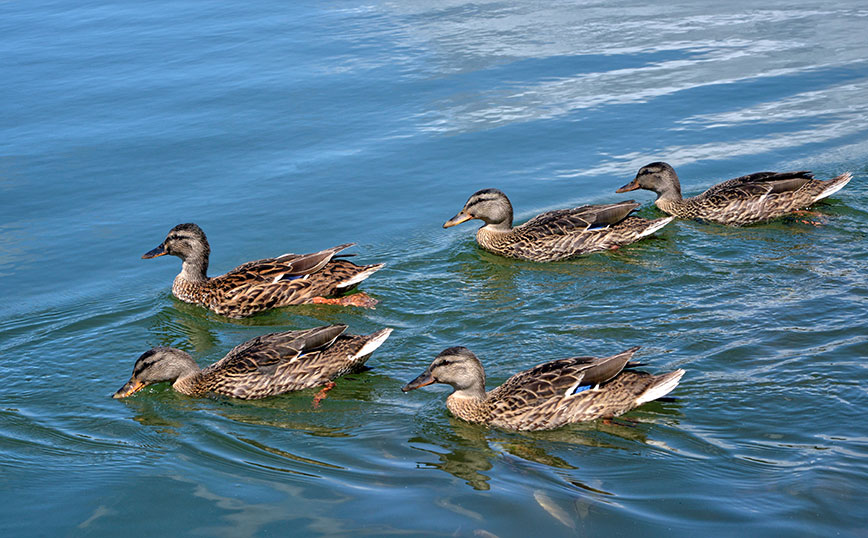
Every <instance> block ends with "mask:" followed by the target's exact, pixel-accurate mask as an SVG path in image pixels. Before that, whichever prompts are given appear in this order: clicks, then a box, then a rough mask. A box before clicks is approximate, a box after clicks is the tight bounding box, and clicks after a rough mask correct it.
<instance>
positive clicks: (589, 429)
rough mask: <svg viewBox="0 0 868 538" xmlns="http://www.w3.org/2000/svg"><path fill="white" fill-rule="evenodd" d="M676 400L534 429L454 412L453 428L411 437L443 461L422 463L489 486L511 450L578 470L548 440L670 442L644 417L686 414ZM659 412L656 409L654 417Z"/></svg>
mask: <svg viewBox="0 0 868 538" xmlns="http://www.w3.org/2000/svg"><path fill="white" fill-rule="evenodd" d="M655 404H656V405H655ZM673 405H674V404H673V403H671V402H670V403H666V404H665V407H664V404H662V403H660V402H651V403H649V404H646V406H644V407H643V408H642V411H634V412H631V413H630V414H628V415H626V416H625V418H622V419H619V420H613V421H604V420H597V421H593V422H589V423H578V424H573V425H570V426H568V427H565V428H560V429H558V430H552V431H542V432H533V433H526V432H525V433H512V432H505V431H501V430H496V429H490V428H488V427H486V426H480V425H476V424H470V423H468V422H465V421H463V420H460V419H457V418H455V417H452V416H449V417H448V419H449V428H448V429H444V428H439V427H436V426H432V427H430V428H429V429H428V430H427V431H428V432H430V433H426V435H423V436H416V437H413V438H410V439H408V443H409V444H410V445H411V446H412V447H413V448H414V449H416V450H418V451H421V452H426V453H428V454H433V455H435V456H436V457H437V458H438V459H439V460H440V461H439V463H433V462H424V461H423V462H417V465H418V466H419V468H422V469H439V470H441V471H445V472H447V473H449V474H451V475H453V476H455V477H456V478H459V479H461V480H464V481H465V483H466V484H467V485H469V486H470V487H472V488H473V489H476V490H488V489H489V488H490V486H489V483H488V482H489V480H490V479H491V476H490V471H491V470H492V468H493V467H494V461H496V460H503V458H504V456H505V455H509V456H514V457H515V458H518V459H519V460H520V461H525V462H532V463H536V464H539V465H542V466H544V467H545V468H554V469H565V470H576V469H578V468H579V467H576V466H575V465H572V464H570V463H568V462H567V461H566V460H564V459H563V458H561V457H559V456H555V455H552V454H549V453H548V451H547V449H546V446H549V447H557V449H558V450H563V449H564V447H565V446H582V447H591V448H600V449H614V450H632V448H631V446H632V445H634V444H636V443H639V444H648V445H653V446H657V447H659V448H666V447H665V444H664V443H662V442H660V441H656V440H649V439H648V436H647V433H648V428H649V425H653V424H655V423H656V421H653V419H652V421H649V422H647V423H646V422H645V421H644V420H643V419H644V418H645V417H646V416H648V415H647V413H649V412H652V411H653V412H654V413H655V414H656V413H663V414H666V415H669V416H670V417H674V416H678V415H680V413H679V412H678V411H677V408H673ZM653 416H654V415H653V414H652V415H651V417H653ZM651 417H649V418H651ZM670 420H671V418H670ZM621 441H625V443H622V442H621ZM435 447H437V448H435ZM669 450H671V449H669ZM570 483H571V484H572V485H573V486H576V487H578V488H580V489H583V490H585V491H589V492H594V493H599V494H602V495H613V494H612V493H609V492H606V491H603V490H601V489H599V488H596V487H591V486H589V485H586V484H582V483H581V482H579V481H577V480H575V479H571V480H570Z"/></svg>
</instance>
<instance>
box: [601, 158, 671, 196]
mask: <svg viewBox="0 0 868 538" xmlns="http://www.w3.org/2000/svg"><path fill="white" fill-rule="evenodd" d="M636 189H645V190H649V191H654V192H656V193H657V198H658V199H659V198H666V199H676V200H680V199H681V183H680V182H679V181H678V174H676V173H675V169H674V168H672V167H671V166H670V165H669V164H667V163H664V162H656V163H651V164H646V165H645V166H643V167H642V168H640V169H639V172H637V173H636V178H635V179H633V181H631V182H630V183H627V184H626V185H624V186H623V187H621V188H620V189H618V190H616V191H615V192H618V193H621V192H628V191H634V190H636Z"/></svg>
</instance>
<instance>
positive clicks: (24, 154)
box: [0, 0, 868, 536]
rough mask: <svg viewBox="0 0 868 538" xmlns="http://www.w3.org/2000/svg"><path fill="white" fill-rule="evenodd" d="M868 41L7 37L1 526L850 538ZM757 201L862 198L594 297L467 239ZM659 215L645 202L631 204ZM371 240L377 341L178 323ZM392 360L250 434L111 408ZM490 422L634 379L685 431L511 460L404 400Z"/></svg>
mask: <svg viewBox="0 0 868 538" xmlns="http://www.w3.org/2000/svg"><path fill="white" fill-rule="evenodd" d="M866 27H868V8H866V7H865V6H864V5H862V3H860V2H855V1H842V2H836V3H834V4H830V3H828V2H819V1H816V0H813V1H802V2H778V1H772V2H768V3H766V4H764V5H763V6H762V7H756V4H755V3H754V2H741V1H736V2H728V3H720V2H708V1H703V2H693V3H685V4H672V5H666V6H655V5H653V4H652V5H649V4H647V3H631V2H606V3H582V4H576V3H573V2H549V3H543V4H530V5H528V4H523V3H515V2H475V3H466V2H461V1H458V2H440V3H437V4H436V6H432V4H431V3H412V2H394V3H387V2H370V3H357V2H349V1H346V2H331V3H318V2H292V3H286V2H261V3H257V4H249V5H248V4H215V3H210V2H196V1H176V2H156V1H142V2H136V3H129V2H103V3H94V2H86V1H83V2H76V3H70V2H38V1H37V2H6V3H0V35H2V36H3V37H2V38H0V73H2V78H3V83H2V84H0V289H2V297H3V299H4V300H3V301H2V303H0V379H2V383H0V462H2V463H0V485H2V488H0V491H2V493H0V500H2V503H0V528H2V530H3V534H4V535H9V536H45V535H51V536H56V535H71V536H88V535H105V534H108V533H113V532H123V533H125V534H129V535H137V536H138V535H150V534H153V533H157V532H158V533H163V534H165V533H167V532H168V533H171V534H183V535H207V536H262V535H269V534H274V535H287V534H292V535H329V536H332V535H354V536H355V535H363V534H364V535H384V534H392V533H396V534H411V533H423V534H433V535H453V534H457V535H461V536H491V535H496V536H521V535H531V534H533V535H541V534H546V535H555V536H568V535H574V534H585V533H588V534H593V535H610V534H615V535H628V534H629V535H636V534H640V533H641V534H642V535H667V536H670V535H685V536H693V535H695V534H696V533H697V532H711V533H716V534H729V535H735V534H738V535H744V534H750V535H752V536H762V535H765V536H781V535H813V536H827V535H838V534H840V535H862V534H864V532H865V528H866V518H865V517H864V515H863V514H864V507H863V506H864V503H865V498H866V496H868V463H866V461H868V460H866V457H868V441H866V439H868V426H866V425H865V421H864V420H863V418H864V414H865V412H866V410H868V396H866V391H865V385H866V382H868V374H866V369H865V364H866V362H865V361H866V358H868V315H866V299H868V282H866V274H868V246H866V245H868V243H866V237H865V236H866V229H868V202H866V200H868V186H866V185H868V182H866V179H868V177H866V176H868V60H866V58H868V39H866V37H865V28H866ZM657 160H666V161H668V162H670V163H671V164H673V166H675V168H676V170H678V172H679V174H680V176H681V178H682V185H683V187H684V190H685V192H686V193H688V194H695V193H698V192H700V191H701V190H703V189H704V188H707V187H708V186H710V185H712V184H713V183H715V182H718V181H721V180H724V179H728V178H730V177H735V176H738V175H742V174H746V173H750V172H756V171H760V170H798V169H810V170H813V171H814V173H815V174H816V175H817V177H821V178H828V177H832V176H834V175H837V174H840V173H843V172H845V171H851V172H853V174H854V179H853V181H852V182H851V183H850V184H849V185H848V186H847V187H846V188H845V189H844V190H842V191H841V192H839V193H838V194H836V195H834V196H833V197H832V198H830V199H828V200H827V201H825V202H823V203H822V204H819V205H818V206H817V207H816V208H815V209H816V210H817V211H819V213H820V214H821V215H820V216H816V217H813V220H814V221H815V222H816V223H817V224H818V226H814V225H811V224H805V223H802V222H798V221H796V220H795V219H784V220H781V221H776V222H772V223H769V224H765V225H761V226H756V227H750V228H741V229H730V228H724V227H720V226H714V225H703V224H698V223H692V222H676V223H673V224H671V225H670V226H668V227H667V228H666V229H664V230H663V231H662V232H660V233H658V234H656V237H655V238H652V239H650V240H646V241H643V242H641V243H638V244H636V245H633V246H630V247H627V248H624V249H621V250H619V251H617V252H612V253H604V254H595V255H591V256H588V257H585V258H581V259H578V260H575V261H571V262H564V263H555V264H544V265H540V264H531V263H523V262H515V261H511V260H506V259H503V258H499V257H497V256H494V255H491V254H489V253H485V252H483V251H481V250H479V249H478V248H477V247H476V245H475V242H474V240H473V229H474V226H473V225H472V223H468V224H464V225H462V226H460V227H458V228H453V229H449V230H443V229H441V227H440V226H441V225H442V223H443V222H444V221H445V220H447V219H448V218H450V217H452V216H453V215H454V214H455V213H456V212H457V211H458V210H459V209H460V208H461V206H462V205H463V204H464V202H465V200H466V199H467V197H468V196H469V195H470V194H471V193H473V192H474V191H475V190H477V189H480V188H485V187H496V188H499V189H501V190H503V191H504V192H506V193H507V194H508V195H509V196H510V199H511V200H512V202H513V205H514V207H515V208H516V212H517V219H518V220H519V221H520V220H523V219H527V218H529V217H531V216H533V215H534V214H536V213H539V212H540V211H543V210H549V209H557V208H561V207H568V206H572V205H579V204H583V203H601V202H607V201H614V200H620V199H624V198H625V196H624V195H616V194H615V193H614V190H615V189H616V188H618V187H620V186H621V185H623V184H625V183H627V181H629V180H630V179H632V177H633V176H634V175H635V173H636V171H637V170H638V168H639V167H640V166H642V165H644V164H647V163H649V162H652V161H657ZM630 194H631V195H634V197H635V198H636V199H637V200H639V201H641V202H643V203H644V204H645V207H643V209H642V210H641V214H642V215H644V216H648V217H651V216H656V215H658V214H659V213H658V212H657V210H656V209H654V208H653V207H652V206H651V201H652V198H653V195H651V194H650V193H648V192H645V191H639V192H637V193H630ZM181 222H196V223H198V224H199V225H200V226H202V228H203V229H204V230H205V231H206V233H207V234H208V237H209V240H210V242H211V245H212V256H211V273H212V274H218V273H221V272H223V271H226V270H228V269H230V268H232V267H234V266H236V265H238V264H240V263H241V262H243V261H246V260H251V259H257V258H262V257H266V256H273V255H277V254H281V253H284V252H287V251H293V252H311V251H316V250H320V249H322V248H326V247H329V246H333V245H337V244H340V243H344V242H350V241H352V242H356V243H357V244H358V245H357V246H356V247H354V249H353V252H356V253H357V254H358V257H357V259H358V261H359V262H362V263H376V262H385V263H387V267H386V268H385V269H383V270H382V271H380V272H379V273H377V274H376V275H374V276H373V277H372V278H371V279H369V280H368V281H366V282H365V283H364V284H363V286H362V287H363V289H364V290H365V291H367V292H368V293H369V294H371V295H372V296H374V297H376V298H378V299H379V300H380V301H381V303H380V304H379V305H378V306H377V308H376V309H373V310H361V309H352V308H340V307H333V306H303V307H295V308H286V309H282V310H279V311H275V312H271V313H267V314H263V315H260V316H255V317H253V318H249V319H247V320H240V321H234V320H228V319H226V318H221V317H219V316H216V315H213V314H211V313H208V312H206V311H204V310H202V309H200V308H198V307H194V306H191V305H186V304H183V303H180V302H178V301H176V300H175V299H174V298H172V297H171V294H170V286H171V281H172V278H173V277H174V275H175V274H176V273H177V271H178V270H179V265H180V264H179V262H178V260H177V259H175V258H159V259H156V260H141V259H140V256H141V255H142V254H143V253H144V252H146V251H147V250H150V249H151V248H153V247H154V246H156V245H157V244H159V243H160V242H161V241H162V239H163V237H164V236H165V233H166V232H167V231H168V230H169V229H170V228H171V227H172V226H174V225H175V224H178V223H181ZM324 323H347V324H349V325H350V330H351V331H352V332H355V333H364V332H372V331H373V330H376V329H378V328H381V327H387V326H388V327H393V328H395V332H394V333H393V334H392V337H391V338H390V339H389V340H388V341H387V342H386V343H385V344H384V345H383V347H381V348H380V350H378V351H377V352H376V353H375V354H374V356H373V357H372V358H371V360H370V362H369V366H371V367H372V369H371V370H370V371H368V372H364V373H361V374H356V375H353V376H349V377H347V378H344V379H341V380H340V381H339V382H338V385H337V387H336V388H335V389H334V390H333V391H331V392H330V393H329V396H328V398H327V399H326V400H325V401H324V402H323V403H322V405H321V406H320V407H319V408H318V409H316V410H314V409H312V407H311V398H312V396H313V394H314V392H315V391H312V390H311V391H303V392H301V393H296V394H289V395H284V396H279V397H276V398H271V399H267V400H262V401H257V402H237V401H231V400H226V399H203V400H193V399H190V398H187V397H184V396H180V395H177V394H175V393H173V392H172V391H171V388H170V387H168V386H167V385H162V386H156V387H150V388H148V389H145V390H144V391H142V392H141V393H140V394H137V395H136V396H135V397H133V398H130V399H127V400H123V401H118V400H113V399H112V398H110V395H111V393H112V392H113V391H114V390H116V389H117V388H119V387H120V386H121V385H122V384H123V383H124V382H125V381H126V380H127V379H128V378H129V374H130V372H131V369H132V364H133V362H134V360H135V358H136V357H137V356H138V355H139V354H140V353H142V352H143V351H145V350H147V349H148V348H150V347H152V346H155V345H174V346H178V347H181V348H183V349H185V350H187V351H189V352H190V353H191V354H192V355H193V356H194V357H195V358H196V359H197V360H198V361H199V363H200V364H201V365H205V364H208V363H210V362H213V361H215V360H217V359H219V358H220V357H222V356H223V355H224V354H225V353H226V352H227V351H228V350H229V349H231V348H232V347H233V346H235V345H236V344H238V343H240V342H242V341H244V340H246V339H249V338H252V337H254V336H256V335H258V334H262V333H264V332H271V331H276V330H286V329H291V328H300V327H313V326H316V325H321V324H324ZM453 345H464V346H467V347H469V348H470V349H472V350H473V351H474V352H476V353H477V354H478V355H479V356H480V358H481V360H482V361H483V363H484V364H485V365H486V368H487V374H488V378H489V387H493V386H495V385H496V384H498V383H500V382H502V381H503V380H505V379H506V378H507V377H508V376H509V375H511V374H512V373H514V372H516V371H518V370H521V369H524V368H527V367H529V366H531V365H533V364H537V363H539V362H542V361H543V360H547V359H554V358H560V357H566V356H570V355H605V354H612V353H615V352H618V351H621V350H623V349H626V348H629V347H631V346H634V345H641V346H642V349H641V350H640V351H639V353H638V355H637V356H638V358H639V359H640V360H641V361H642V362H645V363H647V364H648V366H647V369H648V370H649V371H653V372H663V371H670V370H672V369H675V368H684V369H685V370H686V371H687V374H686V375H685V377H684V379H683V380H682V383H681V385H680V386H679V387H678V388H677V389H676V390H675V391H674V392H673V394H672V395H673V396H674V397H675V398H676V400H675V401H671V402H654V403H650V404H647V405H645V406H643V407H641V408H640V409H638V410H636V411H633V412H631V413H630V414H628V415H627V418H629V419H630V420H632V421H636V424H635V426H626V425H619V424H604V423H601V422H593V423H589V424H580V425H575V426H570V427H567V428H563V429H560V430H556V431H553V432H542V433H534V434H518V433H510V432H504V431H500V430H493V429H488V428H485V427H481V426H474V425H469V424H466V423H463V422H461V421H459V420H457V419H455V418H453V417H451V416H450V415H449V413H448V412H447V411H446V409H445V406H444V399H445V397H446V394H447V393H448V389H447V388H446V387H442V386H437V387H426V388H424V389H421V390H418V391H414V392H412V393H409V394H406V395H405V394H402V393H401V391H400V387H401V386H402V385H403V384H404V383H406V382H407V381H409V380H410V379H412V378H413V377H415V376H416V375H418V374H419V373H420V372H421V371H422V370H423V369H424V368H425V366H427V364H428V363H429V362H430V361H431V360H432V359H433V357H434V356H435V355H436V354H437V353H438V352H439V351H441V350H442V349H443V348H445V347H449V346H453Z"/></svg>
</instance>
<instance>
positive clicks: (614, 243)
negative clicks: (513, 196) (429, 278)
mask: <svg viewBox="0 0 868 538" xmlns="http://www.w3.org/2000/svg"><path fill="white" fill-rule="evenodd" d="M639 205H640V204H638V203H636V202H634V201H633V200H627V201H624V202H618V203H614V204H603V205H585V206H581V207H575V208H572V209H558V210H555V211H548V212H545V213H542V214H540V215H537V216H536V217H534V218H532V219H530V220H529V221H527V222H525V223H524V224H521V225H519V226H515V227H513V225H512V204H511V203H510V202H509V198H507V197H506V194H504V193H503V192H502V191H500V190H498V189H482V190H480V191H477V192H475V193H473V195H472V196H471V197H470V198H469V199H468V200H467V203H466V204H464V208H463V209H461V211H459V212H458V214H457V215H455V216H454V217H452V218H451V219H449V220H448V221H446V223H445V224H443V227H444V228H450V227H452V226H457V225H458V224H461V223H462V222H466V221H468V220H471V219H479V220H481V221H482V222H483V225H482V226H481V227H480V228H479V230H477V232H476V242H477V243H478V244H479V246H480V247H482V248H483V249H485V250H487V251H489V252H493V253H495V254H499V255H501V256H505V257H507V258H515V259H520V260H527V261H533V262H552V261H560V260H567V259H570V258H574V257H576V256H580V255H582V254H589V253H591V252H599V251H603V250H608V249H616V248H619V247H621V246H623V245H628V244H630V243H633V242H634V241H637V240H639V239H642V238H643V237H646V236H648V235H651V234H653V233H654V232H656V231H657V230H659V229H660V228H662V227H664V226H666V225H667V224H669V222H671V221H672V218H671V217H668V218H661V219H655V220H647V219H643V218H639V217H635V216H630V213H632V212H633V211H634V210H635V209H636V208H637V207H639Z"/></svg>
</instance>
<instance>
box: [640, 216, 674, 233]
mask: <svg viewBox="0 0 868 538" xmlns="http://www.w3.org/2000/svg"><path fill="white" fill-rule="evenodd" d="M673 220H675V217H667V218H665V219H661V220H660V221H658V222H655V223H654V224H652V225H651V226H648V227H647V228H645V229H644V230H642V233H640V234H639V237H645V236H646V235H651V234H653V233H654V232H656V231H657V230H659V229H660V228H662V227H664V226H666V225H667V224H669V223H670V222H672V221H673Z"/></svg>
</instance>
